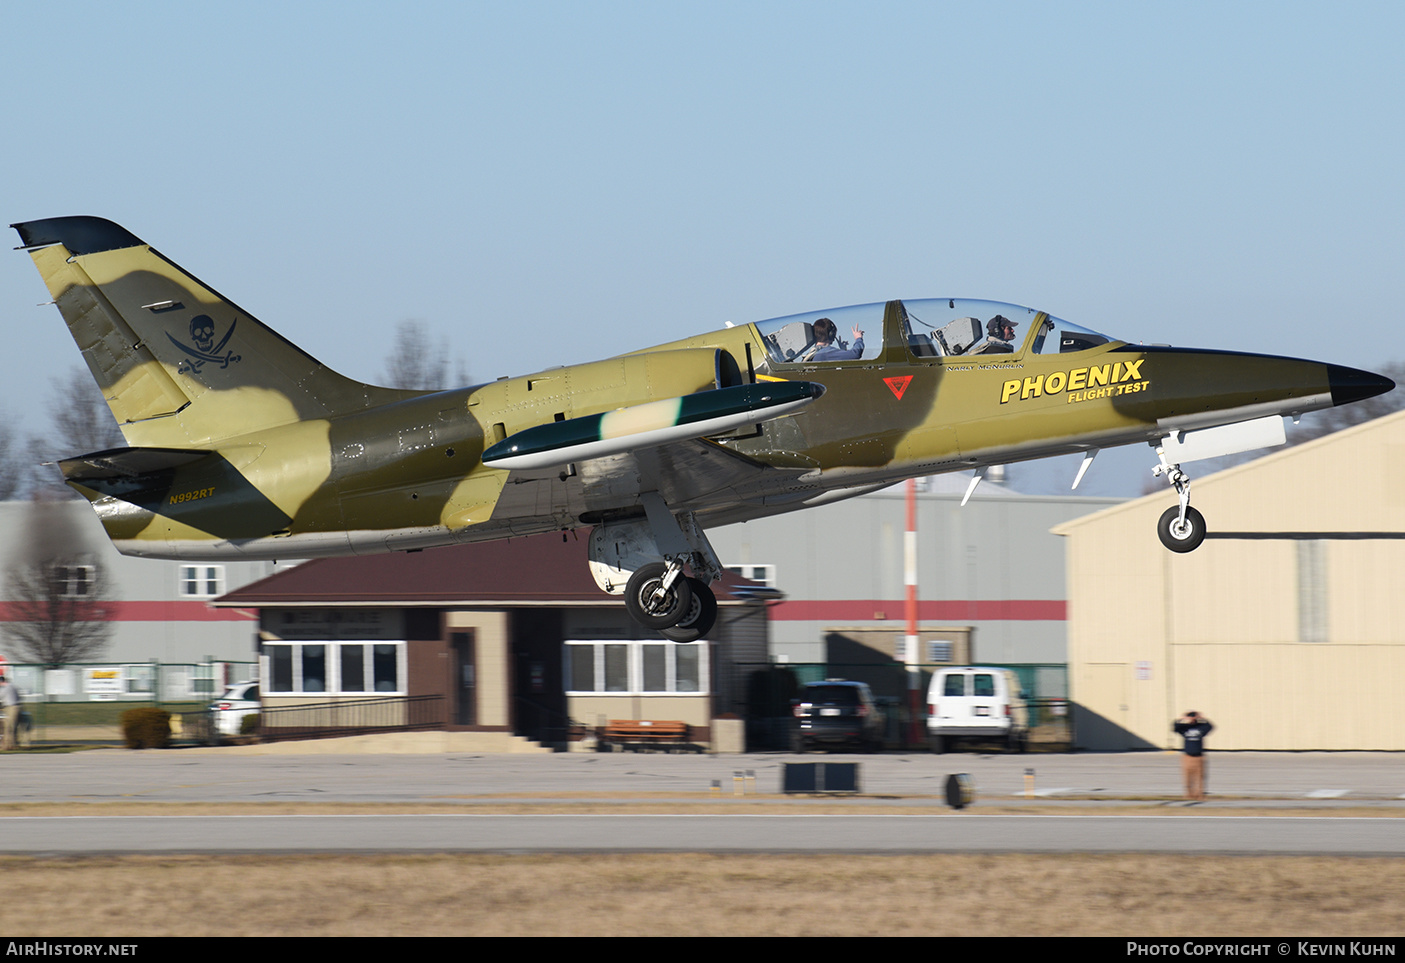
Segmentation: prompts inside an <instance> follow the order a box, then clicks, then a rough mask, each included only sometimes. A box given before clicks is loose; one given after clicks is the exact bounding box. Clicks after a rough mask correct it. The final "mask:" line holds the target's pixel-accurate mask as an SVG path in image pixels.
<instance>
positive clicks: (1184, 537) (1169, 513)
mask: <svg viewBox="0 0 1405 963" xmlns="http://www.w3.org/2000/svg"><path fill="white" fill-rule="evenodd" d="M1156 534H1157V535H1158V536H1160V538H1161V544H1162V545H1165V546H1166V547H1167V548H1169V549H1170V550H1171V551H1173V552H1193V551H1195V550H1196V549H1197V548H1199V547H1200V543H1201V542H1203V541H1205V516H1204V515H1202V514H1200V513H1199V512H1198V511H1196V510H1195V509H1193V508H1191V507H1190V506H1189V505H1187V506H1186V507H1185V517H1184V518H1182V517H1181V510H1180V509H1179V508H1168V509H1166V511H1165V512H1163V513H1162V515H1161V520H1160V521H1158V522H1157V523H1156Z"/></svg>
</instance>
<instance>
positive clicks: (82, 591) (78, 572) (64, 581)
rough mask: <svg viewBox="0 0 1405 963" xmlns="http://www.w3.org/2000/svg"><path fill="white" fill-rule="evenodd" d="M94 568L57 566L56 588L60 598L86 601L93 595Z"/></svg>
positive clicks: (89, 566) (55, 574)
mask: <svg viewBox="0 0 1405 963" xmlns="http://www.w3.org/2000/svg"><path fill="white" fill-rule="evenodd" d="M93 581H94V574H93V566H91V565H55V566H54V588H55V590H56V594H57V595H58V597H59V598H64V599H85V598H87V597H88V596H89V595H91V594H92V593H93Z"/></svg>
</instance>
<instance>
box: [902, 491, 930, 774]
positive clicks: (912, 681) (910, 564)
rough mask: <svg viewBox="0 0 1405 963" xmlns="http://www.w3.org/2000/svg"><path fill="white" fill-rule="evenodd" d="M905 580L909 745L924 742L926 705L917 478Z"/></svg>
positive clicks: (909, 517) (910, 502) (910, 503)
mask: <svg viewBox="0 0 1405 963" xmlns="http://www.w3.org/2000/svg"><path fill="white" fill-rule="evenodd" d="M903 581H904V582H905V583H906V585H907V604H906V609H907V644H906V645H904V646H903V650H904V651H903V662H904V663H905V664H906V665H907V702H908V718H909V724H908V733H907V739H908V745H909V746H911V747H914V748H915V747H917V746H920V745H922V726H923V722H924V721H925V720H924V719H923V706H922V691H921V689H922V672H921V670H920V669H919V668H918V666H919V665H920V664H921V656H920V653H919V648H918V644H917V480H916V479H915V478H909V479H908V480H907V531H906V532H905V533H904V534H903Z"/></svg>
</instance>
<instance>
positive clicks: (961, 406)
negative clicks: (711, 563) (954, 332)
mask: <svg viewBox="0 0 1405 963" xmlns="http://www.w3.org/2000/svg"><path fill="white" fill-rule="evenodd" d="M13 226H14V227H15V228H16V229H17V230H18V231H19V234H20V238H21V241H22V244H23V246H24V247H25V248H28V249H29V250H30V253H31V256H32V257H33V259H34V263H35V265H36V266H37V267H38V269H39V273H40V274H41V276H42V277H43V279H44V282H45V283H46V284H47V285H48V288H49V292H50V294H51V295H52V296H53V299H54V303H55V304H56V305H57V306H58V308H59V312H60V313H61V314H62V316H63V318H64V320H65V321H66V322H67V324H68V327H69V331H70V332H71V333H72V335H73V338H74V340H75V341H76V342H77V344H78V346H79V348H80V349H81V350H82V353H83V357H84V359H85V360H86V361H87V363H88V367H89V369H90V370H91V372H92V374H93V377H94V378H95V379H96V380H97V382H98V384H99V386H100V387H101V388H102V391H103V394H104V396H105V397H106V398H107V401H108V404H109V405H110V406H111V409H112V413H113V415H114V416H115V417H116V419H117V422H118V424H119V425H120V426H121V430H122V433H123V435H124V436H125V438H126V440H127V442H128V444H129V445H130V446H131V447H129V448H123V449H116V450H113V451H107V452H97V453H92V454H86V455H81V456H78V457H72V458H69V459H67V460H65V461H64V462H62V463H61V464H62V468H63V471H64V475H65V478H66V480H67V481H68V483H69V484H70V485H71V486H72V487H74V488H75V489H77V490H78V491H79V492H81V493H82V494H83V495H84V496H86V497H87V498H88V499H89V500H90V501H91V502H92V503H93V506H94V508H95V510H96V511H97V513H98V515H99V516H100V517H101V519H102V522H103V524H104V526H105V527H106V529H107V531H108V533H109V535H110V536H111V538H112V539H113V541H114V543H115V544H116V545H117V547H118V548H119V549H120V550H121V551H122V552H125V553H127V554H132V555H144V556H152V557H162V558H190V559H201V558H223V557H242V558H299V557H312V556H327V555H340V554H348V553H372V552H387V551H396V550H409V549H420V548H427V547H431V546H436V545H445V544H451V543H455V542H463V541H481V540H488V539H495V538H502V537H506V536H510V535H524V534H530V533H536V532H544V531H552V530H565V529H571V528H576V527H578V526H582V525H592V524H597V523H600V522H607V521H611V520H614V519H622V518H630V517H639V516H642V514H643V509H642V508H641V496H642V494H643V493H649V492H658V493H659V494H660V495H661V496H662V498H663V500H664V502H665V503H666V504H667V507H668V509H669V510H670V511H672V512H674V513H678V514H679V515H680V516H681V515H683V514H684V513H692V514H693V515H694V517H695V518H696V521H697V523H698V524H699V525H700V526H702V527H710V526H714V525H720V524H725V523H731V522H736V521H741V520H744V519H748V518H755V517H759V516H764V515H769V514H775V513H779V512H784V511H791V510H794V509H798V508H803V507H807V506H809V505H815V504H822V503H824V502H825V501H831V500H834V499H837V498H841V497H847V496H849V495H854V494H859V493H862V492H865V491H871V490H873V489H875V488H877V487H881V486H883V485H886V484H889V483H892V482H894V481H897V480H899V479H903V478H906V477H912V476H918V475H926V474H933V473H938V472H945V471H955V470H960V469H969V468H973V467H979V466H983V465H991V464H1004V463H1008V462H1013V461H1019V460H1023V459H1030V458H1040V457H1045V456H1049V455H1057V454H1062V453H1067V452H1076V451H1087V450H1089V449H1096V448H1101V447H1108V446H1112V445H1121V444H1128V443H1133V442H1139V441H1147V442H1152V443H1155V442H1157V440H1158V439H1160V438H1162V437H1164V436H1166V435H1167V434H1168V433H1170V432H1172V431H1174V430H1176V429H1193V428H1199V427H1203V426H1208V425H1219V424H1225V423H1233V422H1240V421H1246V420H1249V419H1252V418H1257V417H1262V416H1264V415H1271V414H1296V413H1300V412H1304V411H1309V410H1312V409H1315V408H1322V407H1328V406H1331V405H1333V404H1342V403H1345V402H1347V401H1351V400H1355V399H1358V398H1362V397H1369V396H1371V395H1374V394H1378V393H1380V392H1382V391H1386V390H1389V389H1390V388H1391V387H1393V383H1392V382H1390V381H1389V380H1387V379H1384V378H1380V377H1378V376H1376V375H1372V374H1369V373H1367V372H1361V371H1356V370H1354V369H1350V368H1342V367H1338V366H1334V365H1328V364H1321V363H1317V362H1312V361H1300V360H1294V359H1289V358H1277V357H1268V356H1261V355H1248V354H1239V353H1228V352H1209V351H1196V350H1186V349H1175V348H1167V347H1150V346H1133V345H1129V344H1125V343H1123V342H1120V341H1115V340H1106V339H1102V340H1101V343H1093V342H1097V341H1099V340H1100V338H1099V337H1094V338H1092V339H1089V341H1086V342H1085V341H1077V340H1074V341H1071V342H1066V347H1069V346H1071V347H1072V348H1074V350H1061V351H1058V352H1051V353H1037V352H1036V350H1035V347H1034V345H1035V341H1036V332H1038V331H1042V330H1046V329H1052V328H1053V327H1054V325H1053V321H1055V320H1056V319H1049V316H1048V315H1046V314H1044V313H1043V312H1036V311H1033V310H1031V309H1023V308H1019V309H1014V310H1018V311H1021V312H1024V313H1023V314H1021V315H1020V319H1019V323H1020V324H1021V325H1022V326H1023V333H1022V334H1021V336H1020V337H1019V338H1017V339H1016V340H1015V341H1014V343H1013V345H1012V348H1013V350H1009V351H1008V352H1007V353H1001V354H970V353H966V354H945V355H937V356H933V355H931V354H930V353H925V354H924V350H923V349H920V346H919V343H920V342H923V340H924V338H926V336H925V335H923V334H920V333H919V329H918V328H917V326H916V322H915V321H914V320H913V319H912V318H910V317H909V315H910V313H911V311H910V309H911V308H913V307H914V306H916V305H919V304H920V305H922V306H923V310H924V311H925V310H927V309H928V307H930V306H932V305H936V306H938V307H940V306H941V304H942V302H936V301H932V302H907V303H906V304H905V303H904V302H901V301H890V302H887V303H886V304H884V305H873V306H869V308H870V309H871V312H870V313H871V316H872V317H873V318H874V319H875V321H876V325H875V326H876V327H881V331H880V330H873V331H871V332H870V335H871V336H870V337H869V338H868V339H866V341H867V344H868V347H867V348H865V349H864V355H863V356H862V357H857V358H853V359H850V360H841V361H828V362H813V361H811V362H806V361H801V360H791V361H784V360H778V358H777V356H776V353H775V351H774V346H773V345H770V344H768V342H767V341H766V337H765V335H764V334H763V330H765V329H763V327H762V326H759V325H741V326H737V327H728V328H724V329H722V330H719V331H714V332H711V333H709V334H704V335H698V336H695V337H691V338H686V339H684V340H681V341H675V342H672V343H670V344H665V345H660V346H658V347H655V348H650V349H647V350H644V351H639V352H635V353H632V354H627V355H622V356H620V357H615V358H608V359H605V360H602V361H594V362H589V363H585V364H579V365H572V366H569V367H563V368H554V369H550V370H547V371H541V372H537V373H535V374H529V375H524V376H521V377H515V378H506V379H500V380H498V381H494V382H490V383H488V384H482V385H475V386H471V387H466V388H459V389H454V390H449V391H438V392H423V391H405V390H397V389H390V388H381V387H375V386H372V385H366V384H361V383H359V382H355V381H352V380H350V379H347V378H344V377H342V376H341V375H339V374H337V373H336V372H334V371H331V370H329V369H328V368H326V367H324V366H323V365H321V364H320V363H318V362H317V361H316V360H314V359H313V358H312V357H310V356H309V355H307V354H306V353H305V352H303V351H302V350H300V349H299V348H297V347H296V346H294V345H292V344H290V343H289V342H287V341H285V340H284V339H283V338H282V337H280V336H279V335H278V334H276V333H275V332H273V331H272V330H271V329H269V328H267V327H265V326H264V325H262V324H261V323H259V322H258V321H257V320H255V319H254V318H253V317H251V316H250V315H249V314H248V313H247V312H245V311H243V310H241V309H240V308H239V307H238V306H237V305H235V304H234V303H232V302H230V301H228V300H227V299H225V298H223V297H221V296H220V295H219V294H217V293H216V292H215V291H213V290H212V289H211V288H209V287H207V286H205V285H204V284H203V283H201V282H200V281H199V280H197V279H195V278H194V277H192V276H191V275H189V274H188V273H187V272H185V271H183V270H182V269H181V268H180V267H178V266H177V265H176V264H174V263H173V262H172V261H170V260H168V259H167V258H165V257H164V256H162V255H161V254H160V253H158V252H157V251H156V250H154V249H153V248H151V247H149V246H148V245H147V244H146V243H144V242H143V241H141V240H140V239H138V238H137V237H135V236H134V235H132V234H131V233H129V232H128V231H126V230H125V229H123V228H121V227H119V226H118V225H116V224H113V223H111V222H109V221H105V220H102V219H99V218H92V217H72V218H55V219H50V220H43V221H31V222H26V223H21V224H16V225H13ZM949 303H950V304H951V306H952V309H953V310H958V309H957V308H956V305H957V302H956V301H951V302H949ZM1000 307H1002V308H1004V309H1006V310H1009V309H1013V306H1000ZM831 313H837V312H831ZM822 314H823V312H815V313H812V314H811V315H809V316H807V317H809V318H810V319H811V320H814V319H817V318H820V316H821V315H822ZM961 320H962V321H963V322H964V321H972V320H975V319H972V318H962V319H961ZM1046 322H1049V323H1047V324H1046ZM805 324H807V325H808V324H809V322H805ZM1058 324H1063V322H1058ZM772 327H773V329H775V326H772ZM1071 327H1073V326H1071ZM777 330H778V329H777ZM807 330H809V329H807ZM856 333H857V332H856ZM861 340H863V339H861ZM859 343H860V342H859V341H856V342H855V351H856V352H857V350H858V345H859ZM875 346H876V347H875ZM778 381H780V382H792V383H795V384H796V385H797V386H798V387H797V390H796V391H792V392H791V393H790V396H791V399H792V400H795V399H796V398H799V399H800V404H799V405H797V406H796V407H794V408H793V409H787V410H786V412H785V413H784V416H781V417H774V416H771V415H768V413H767V411H766V409H765V405H766V404H767V403H769V402H767V401H762V402H755V403H756V404H758V405H760V408H759V409H757V410H755V411H753V412H752V414H753V415H754V417H752V416H747V417H744V418H742V420H741V421H740V422H739V423H735V424H734V423H729V424H728V426H727V427H725V428H723V429H718V428H716V426H715V425H713V426H712V427H711V428H709V431H711V432H712V433H711V434H708V435H701V434H699V435H697V436H693V435H690V434H689V433H688V432H683V434H684V435H685V436H686V437H683V438H679V437H678V435H679V432H678V431H676V430H675V431H674V432H673V433H672V434H671V435H667V436H664V435H659V434H656V432H657V431H658V430H659V429H660V427H661V426H662V425H663V423H662V422H661V421H660V420H659V411H660V407H659V405H658V403H660V402H669V401H670V400H672V401H675V402H677V404H676V405H675V406H674V407H668V406H664V407H665V408H667V410H669V411H673V410H675V409H676V410H677V411H683V410H684V409H685V408H686V409H687V410H689V411H692V410H694V409H695V408H697V407H698V406H699V405H701V406H702V407H703V408H707V403H708V401H709V398H708V397H707V395H708V393H709V392H716V391H717V390H718V389H730V388H735V387H737V386H757V385H760V386H764V385H765V384H767V383H768V382H778ZM805 385H808V386H810V387H808V388H806V387H803V386H805ZM814 386H820V387H818V388H815V387H814ZM797 392H798V394H797ZM699 396H701V397H699ZM753 396H754V397H753ZM801 396H803V397H801ZM719 397H720V396H719ZM728 397H729V398H730V396H728ZM748 397H749V398H751V399H752V400H751V402H748V403H752V402H754V401H755V397H760V396H759V395H756V394H755V392H754V391H752V392H751V394H750V395H748ZM680 399H681V400H680ZM651 404H652V405H653V406H654V407H651V408H647V409H640V411H641V412H643V414H640V416H639V417H637V418H636V417H633V416H632V415H631V414H630V413H629V412H628V411H627V412H626V413H624V414H622V415H616V414H609V413H617V412H619V410H620V409H631V410H632V409H634V406H649V405H651ZM713 407H716V406H713ZM723 407H727V408H728V411H730V410H731V407H730V406H723ZM708 410H711V409H708ZM602 415H605V416H606V418H599V417H598V416H602ZM645 415H647V417H645ZM680 417H681V416H680ZM576 419H594V420H593V421H590V422H589V423H586V422H585V421H576ZM612 419H613V423H614V424H615V428H613V429H610V428H608V427H602V426H604V425H606V424H607V422H610V421H611V420H612ZM674 422H675V427H676V426H677V424H679V423H680V422H678V419H677V418H675V419H674ZM562 423H566V424H565V425H562ZM553 425H558V426H561V427H560V428H559V431H560V432H561V434H560V439H561V442H560V443H561V444H562V446H563V447H562V451H563V453H565V454H563V457H562V459H561V463H560V464H555V465H550V466H546V467H542V466H539V467H536V468H531V469H523V470H516V469H504V468H494V467H490V466H486V465H484V463H483V460H482V459H483V455H484V452H485V450H486V449H488V448H490V447H492V446H494V445H498V446H500V447H499V448H498V449H497V451H503V450H505V449H504V448H503V446H504V445H505V444H506V443H508V442H509V441H510V440H513V439H517V440H519V441H526V440H531V441H532V442H533V447H534V450H537V451H542V450H546V451H549V450H550V449H551V447H552V442H551V439H552V438H553V437H556V436H555V435H553V430H554V429H551V428H550V427H549V426H553ZM543 426H548V427H546V428H545V429H544V428H543ZM533 431H535V434H525V435H524V434H522V433H531V432H533ZM612 431H613V433H614V437H615V441H616V442H617V443H614V444H604V445H603V447H597V448H593V449H591V450H590V454H589V457H585V458H579V459H577V458H575V457H570V456H569V452H570V451H571V448H570V446H571V445H576V444H582V443H584V442H586V441H589V440H591V438H592V437H595V438H604V437H606V436H609V435H611V433H612ZM592 433H594V434H593V435H592ZM543 438H545V439H546V441H545V442H543V440H542V439H543ZM507 447H511V445H510V444H508V445H507ZM489 460H490V461H491V460H492V459H491V458H490V459H489ZM548 460H549V459H548Z"/></svg>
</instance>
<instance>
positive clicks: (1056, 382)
mask: <svg viewBox="0 0 1405 963" xmlns="http://www.w3.org/2000/svg"><path fill="white" fill-rule="evenodd" d="M1067 383H1068V375H1066V374H1064V373H1063V372H1062V371H1055V372H1054V373H1053V374H1051V375H1049V377H1047V378H1045V379H1044V393H1045V394H1050V395H1056V394H1058V393H1059V392H1060V391H1063V390H1064V385H1065V384H1067Z"/></svg>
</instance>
